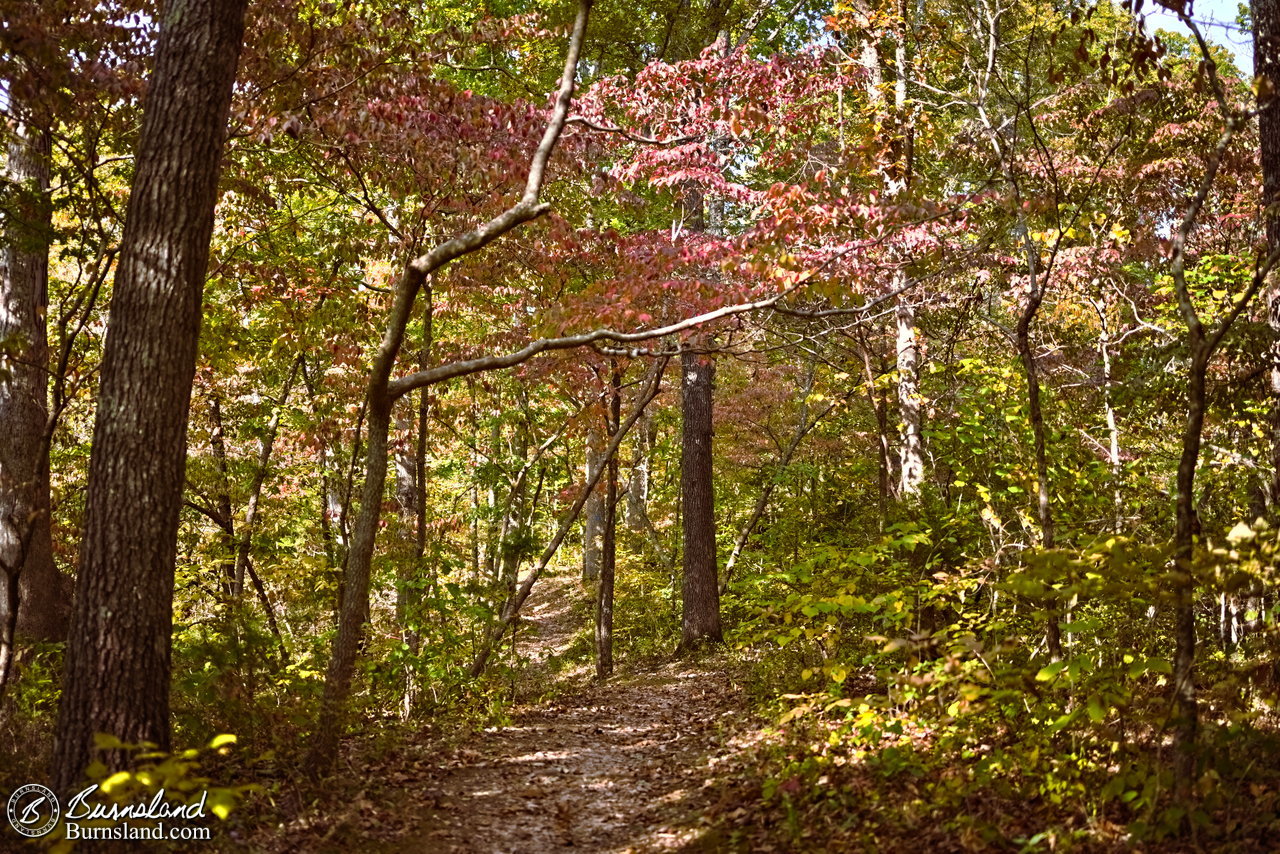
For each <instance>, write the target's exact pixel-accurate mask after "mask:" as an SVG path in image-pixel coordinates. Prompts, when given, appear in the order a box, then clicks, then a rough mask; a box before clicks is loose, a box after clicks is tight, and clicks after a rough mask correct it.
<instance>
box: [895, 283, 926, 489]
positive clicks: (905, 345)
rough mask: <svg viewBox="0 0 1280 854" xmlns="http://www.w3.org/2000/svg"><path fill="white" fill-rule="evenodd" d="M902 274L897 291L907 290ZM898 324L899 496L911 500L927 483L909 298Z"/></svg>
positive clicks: (903, 303) (902, 299)
mask: <svg viewBox="0 0 1280 854" xmlns="http://www.w3.org/2000/svg"><path fill="white" fill-rule="evenodd" d="M905 284H906V279H905V277H904V276H902V274H898V275H897V276H895V278H894V290H898V289H900V288H902V287H904V286H905ZM894 317H895V318H896V319H897V324H898V357H897V360H898V364H897V367H898V411H899V413H900V415H899V420H900V431H901V439H902V443H901V448H900V456H899V459H900V462H901V465H900V466H899V469H900V471H901V479H900V480H899V482H898V496H899V497H900V498H904V499H905V498H910V497H912V496H916V495H919V494H920V487H921V485H922V484H923V483H924V438H923V431H922V428H921V420H920V349H919V345H918V342H917V334H916V309H915V306H914V305H912V304H911V300H910V298H908V297H906V296H900V297H898V307H897V310H896V311H895V312H894Z"/></svg>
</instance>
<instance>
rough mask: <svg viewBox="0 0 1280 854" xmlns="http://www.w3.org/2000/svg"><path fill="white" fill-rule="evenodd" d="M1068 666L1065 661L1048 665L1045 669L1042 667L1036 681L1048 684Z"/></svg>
mask: <svg viewBox="0 0 1280 854" xmlns="http://www.w3.org/2000/svg"><path fill="white" fill-rule="evenodd" d="M1066 666H1067V663H1066V662H1065V661H1055V662H1053V663H1052V664H1047V665H1045V666H1044V667H1041V668H1040V672H1039V673H1037V674H1036V681H1037V682H1048V681H1049V680H1050V679H1052V678H1053V677H1055V676H1057V675H1058V674H1059V673H1061V672H1062V671H1063V670H1064V669H1066Z"/></svg>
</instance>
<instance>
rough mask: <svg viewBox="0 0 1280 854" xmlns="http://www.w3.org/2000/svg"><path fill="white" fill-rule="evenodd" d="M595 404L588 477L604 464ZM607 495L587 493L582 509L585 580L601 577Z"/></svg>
mask: <svg viewBox="0 0 1280 854" xmlns="http://www.w3.org/2000/svg"><path fill="white" fill-rule="evenodd" d="M595 409H596V406H595V404H592V405H591V406H590V407H588V411H589V412H590V413H591V414H590V417H589V418H588V421H589V423H588V425H587V442H586V462H587V471H586V478H587V480H594V479H595V478H597V477H598V476H599V471H600V467H601V466H602V465H604V446H605V439H604V437H603V436H602V435H601V432H600V425H599V424H598V423H597V419H596V418H595V412H594V410H595ZM604 517H605V498H604V496H603V495H601V494H599V492H592V493H591V494H590V495H588V496H587V505H586V507H584V508H583V509H582V580H583V581H594V580H596V579H597V578H599V577H600V560H601V555H602V552H603V543H602V540H603V538H604V526H605V518H604Z"/></svg>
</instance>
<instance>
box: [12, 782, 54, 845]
mask: <svg viewBox="0 0 1280 854" xmlns="http://www.w3.org/2000/svg"><path fill="white" fill-rule="evenodd" d="M8 812H9V824H11V825H13V829H14V830H16V831H18V832H19V833H21V834H22V835H23V836H30V837H33V838H34V837H37V836H44V835H45V834H46V833H48V832H49V831H51V830H53V828H54V827H56V826H57V824H58V815H59V814H60V812H61V810H60V808H59V807H58V798H57V796H56V795H54V794H53V790H52V789H48V788H46V787H44V786H41V785H40V784H39V783H28V784H27V785H25V786H22V787H20V788H18V789H17V790H16V791H15V792H14V793H13V794H12V795H10V796H9V810H8Z"/></svg>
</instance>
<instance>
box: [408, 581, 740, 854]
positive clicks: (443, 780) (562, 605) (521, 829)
mask: <svg viewBox="0 0 1280 854" xmlns="http://www.w3.org/2000/svg"><path fill="white" fill-rule="evenodd" d="M547 581H548V582H550V583H546V582H544V584H545V586H543V587H542V589H541V590H539V591H538V592H536V593H535V594H534V597H535V598H531V599H530V601H529V603H528V605H527V606H526V620H525V621H524V624H523V626H522V628H521V629H520V633H521V636H522V637H521V652H522V654H526V655H528V654H532V656H533V658H534V659H535V660H545V659H546V658H547V657H549V656H551V655H556V654H559V653H560V652H562V651H563V649H564V648H565V646H566V645H567V644H568V643H569V642H570V641H571V640H572V637H573V634H574V632H575V631H577V630H578V629H579V628H580V626H578V625H577V622H578V621H577V620H575V619H574V618H573V617H572V614H571V607H570V604H569V603H570V601H571V599H570V597H571V596H577V597H581V596H582V595H583V594H582V592H581V591H580V590H579V589H577V585H576V584H575V583H572V582H569V581H567V580H561V579H547ZM535 672H536V671H535ZM744 708H745V704H744V699H743V697H742V695H741V692H740V690H739V689H738V688H737V687H736V686H735V685H734V684H733V682H732V680H731V679H730V677H729V676H728V675H727V674H726V673H725V672H723V671H721V670H718V669H715V668H714V667H713V668H711V669H707V668H697V667H691V666H689V665H687V664H685V663H682V662H675V663H672V664H668V665H666V666H663V667H660V668H657V669H653V670H648V671H644V672H638V673H620V674H619V675H618V676H616V677H615V678H614V679H613V680H611V681H609V682H607V683H605V684H603V685H598V684H596V685H590V686H588V687H585V688H583V689H581V690H579V691H577V692H575V693H572V694H570V695H568V696H561V697H559V698H558V699H556V700H555V701H553V702H549V703H542V704H539V705H533V706H527V707H523V708H518V709H517V710H516V711H515V713H514V714H513V716H512V724H511V725H510V726H506V727H497V728H493V729H491V730H487V731H485V732H484V733H480V734H478V735H477V736H475V737H474V738H472V739H471V740H469V741H468V742H467V743H465V744H463V745H462V746H461V747H459V748H458V749H456V750H455V751H453V752H452V753H451V754H450V755H448V756H446V757H442V761H441V762H440V764H439V766H438V768H439V771H438V773H437V774H435V775H433V777H434V778H435V779H433V780H432V783H431V785H432V787H433V788H434V790H435V793H436V803H435V808H434V809H433V810H431V811H430V812H429V814H428V815H427V816H425V817H424V820H423V821H422V822H421V823H420V824H419V825H418V827H417V828H416V829H415V830H414V832H413V833H412V834H410V835H408V836H407V837H406V838H405V839H404V840H403V848H402V849H401V850H404V851H410V852H464V851H465V852H478V853H479V852H495V853H496V852H502V854H523V852H530V854H541V852H556V851H592V852H597V851H598V852H651V851H673V850H685V851H695V850H714V849H715V848H716V847H717V846H716V845H715V844H714V841H713V840H710V839H706V838H704V836H703V834H704V832H705V827H702V826H700V822H699V816H700V815H701V814H703V813H704V812H705V811H706V809H707V808H708V807H710V806H711V804H710V803H709V801H710V800H711V796H710V794H709V793H710V792H711V791H712V789H711V788H710V787H709V786H706V785H704V783H707V781H708V780H710V779H711V778H712V777H713V776H714V774H715V773H716V772H715V771H714V770H713V769H714V768H715V766H716V765H717V764H718V763H720V762H722V761H724V759H725V758H726V757H727V756H728V755H730V754H731V753H732V752H733V745H732V742H733V741H734V738H733V736H734V733H735V732H737V731H739V730H741V729H743V728H744V727H745V725H746V724H747V723H748V720H747V718H748V716H747V715H746V713H745V711H744Z"/></svg>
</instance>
